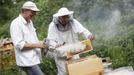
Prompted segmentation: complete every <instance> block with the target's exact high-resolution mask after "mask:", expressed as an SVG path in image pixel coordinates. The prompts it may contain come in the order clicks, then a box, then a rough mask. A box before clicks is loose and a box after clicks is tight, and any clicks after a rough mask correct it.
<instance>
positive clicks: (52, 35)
mask: <svg viewBox="0 0 134 75" xmlns="http://www.w3.org/2000/svg"><path fill="white" fill-rule="evenodd" d="M56 32H57V31H56V29H55V26H54V23H53V22H51V23H50V25H49V28H48V35H47V39H48V40H49V45H50V46H53V47H56V45H57V34H56Z"/></svg>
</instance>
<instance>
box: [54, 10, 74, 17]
mask: <svg viewBox="0 0 134 75" xmlns="http://www.w3.org/2000/svg"><path fill="white" fill-rule="evenodd" d="M73 13H74V12H73V11H70V12H68V13H56V14H54V15H53V16H54V17H59V16H65V15H71V14H73Z"/></svg>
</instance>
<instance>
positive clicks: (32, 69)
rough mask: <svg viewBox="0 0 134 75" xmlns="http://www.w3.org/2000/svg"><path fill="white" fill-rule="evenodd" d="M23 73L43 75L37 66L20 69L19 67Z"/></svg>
mask: <svg viewBox="0 0 134 75" xmlns="http://www.w3.org/2000/svg"><path fill="white" fill-rule="evenodd" d="M19 67H20V68H21V69H22V70H23V71H25V72H26V74H27V75H44V74H43V72H42V71H41V69H40V67H39V65H34V66H30V67H22V66H19Z"/></svg>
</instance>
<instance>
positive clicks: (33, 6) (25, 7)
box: [22, 1, 40, 11]
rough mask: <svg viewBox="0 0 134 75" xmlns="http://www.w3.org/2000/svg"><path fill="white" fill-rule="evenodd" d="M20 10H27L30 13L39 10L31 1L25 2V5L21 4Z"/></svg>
mask: <svg viewBox="0 0 134 75" xmlns="http://www.w3.org/2000/svg"><path fill="white" fill-rule="evenodd" d="M22 9H29V10H32V11H40V10H39V9H38V8H37V6H36V4H35V3H33V2H32V1H27V2H25V3H24V4H23V6H22Z"/></svg>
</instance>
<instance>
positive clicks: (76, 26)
mask: <svg viewBox="0 0 134 75" xmlns="http://www.w3.org/2000/svg"><path fill="white" fill-rule="evenodd" d="M73 30H74V31H75V33H79V34H81V35H83V36H84V37H85V38H88V36H90V35H92V33H91V32H90V31H89V30H87V29H86V28H85V27H83V26H82V24H81V23H79V22H78V21H77V20H75V19H74V26H73Z"/></svg>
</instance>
